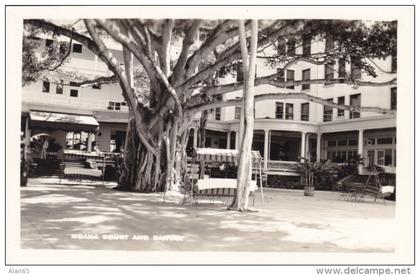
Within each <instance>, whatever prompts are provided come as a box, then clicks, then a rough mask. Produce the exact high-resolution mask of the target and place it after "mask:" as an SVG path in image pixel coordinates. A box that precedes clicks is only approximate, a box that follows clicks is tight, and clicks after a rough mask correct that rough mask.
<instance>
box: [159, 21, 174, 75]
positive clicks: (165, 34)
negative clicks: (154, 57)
mask: <svg viewBox="0 0 420 276" xmlns="http://www.w3.org/2000/svg"><path fill="white" fill-rule="evenodd" d="M173 27H174V20H173V19H166V20H164V23H163V27H162V38H161V45H160V47H159V48H158V52H159V57H160V66H161V68H162V71H163V74H164V75H165V76H166V77H169V72H170V69H171V68H170V64H169V61H170V60H169V44H170V42H171V40H172V29H173Z"/></svg>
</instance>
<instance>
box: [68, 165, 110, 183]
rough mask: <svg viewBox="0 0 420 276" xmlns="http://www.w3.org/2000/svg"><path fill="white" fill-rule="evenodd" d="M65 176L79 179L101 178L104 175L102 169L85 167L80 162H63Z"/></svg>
mask: <svg viewBox="0 0 420 276" xmlns="http://www.w3.org/2000/svg"><path fill="white" fill-rule="evenodd" d="M62 167H63V168H62V170H63V176H64V177H69V178H79V179H82V178H84V179H86V178H87V179H100V178H101V177H102V176H103V172H102V170H101V169H96V168H93V169H92V168H85V167H84V166H83V164H81V163H78V162H63V163H62Z"/></svg>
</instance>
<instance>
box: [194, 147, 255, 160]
mask: <svg viewBox="0 0 420 276" xmlns="http://www.w3.org/2000/svg"><path fill="white" fill-rule="evenodd" d="M194 153H195V157H196V159H197V160H198V161H221V162H237V161H238V158H239V152H238V150H231V149H213V148H196V149H195V152H194ZM251 158H252V161H253V162H261V159H262V157H261V155H260V152H259V151H257V150H253V151H251Z"/></svg>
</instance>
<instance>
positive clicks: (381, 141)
mask: <svg viewBox="0 0 420 276" xmlns="http://www.w3.org/2000/svg"><path fill="white" fill-rule="evenodd" d="M393 140H394V139H393V138H392V137H386V138H378V145H392V142H393Z"/></svg>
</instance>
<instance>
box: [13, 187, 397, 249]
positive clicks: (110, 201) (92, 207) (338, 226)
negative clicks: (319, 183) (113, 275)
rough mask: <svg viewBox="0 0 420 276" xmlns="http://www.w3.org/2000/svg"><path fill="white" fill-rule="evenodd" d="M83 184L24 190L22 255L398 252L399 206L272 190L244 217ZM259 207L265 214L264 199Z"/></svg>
mask: <svg viewBox="0 0 420 276" xmlns="http://www.w3.org/2000/svg"><path fill="white" fill-rule="evenodd" d="M76 184H81V185H74V183H73V184H71V183H67V184H60V185H59V184H56V183H55V182H54V181H51V180H45V179H31V180H30V182H29V184H28V187H24V188H22V189H21V225H22V228H21V247H22V248H32V249H84V250H86V249H101V250H137V251H145V250H162V251H173V250H175V251H265V252H299V251H301V252H391V251H393V250H394V246H395V245H394V244H393V241H390V240H389V238H388V237H390V236H391V237H392V235H393V231H394V229H395V225H394V224H395V220H394V209H395V205H394V204H393V203H387V204H386V205H385V204H384V203H383V202H372V201H369V202H365V203H354V202H345V201H339V200H337V198H336V195H335V194H333V193H328V192H318V193H317V194H316V195H315V197H313V198H306V197H303V196H302V195H301V194H302V193H303V192H302V191H289V190H266V191H265V197H264V198H265V206H264V207H265V208H264V209H260V210H259V211H258V212H251V213H248V212H247V213H238V212H232V211H227V210H226V207H227V206H226V205H223V204H208V203H199V204H193V205H190V204H188V205H183V204H181V203H177V202H163V201H162V198H163V197H162V195H161V194H139V193H129V192H118V191H115V190H112V189H111V188H112V185H108V184H106V183H105V184H103V183H101V182H99V183H76ZM255 206H256V207H257V208H260V207H261V199H260V195H259V194H257V195H256V203H255ZM378 229H381V231H380V234H378V231H377V230H378ZM133 238H134V239H133ZM147 239H148V240H147ZM162 239H163V240H162Z"/></svg>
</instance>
